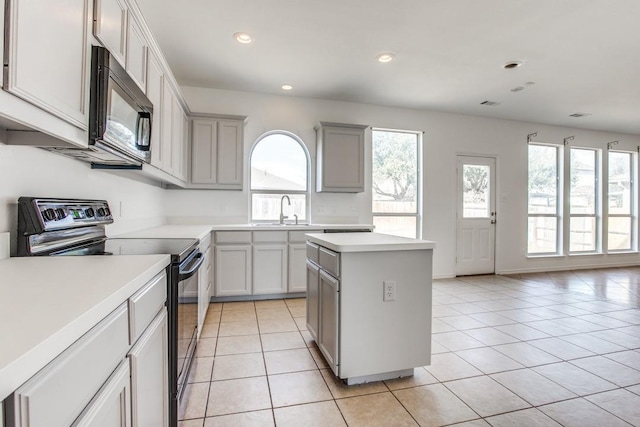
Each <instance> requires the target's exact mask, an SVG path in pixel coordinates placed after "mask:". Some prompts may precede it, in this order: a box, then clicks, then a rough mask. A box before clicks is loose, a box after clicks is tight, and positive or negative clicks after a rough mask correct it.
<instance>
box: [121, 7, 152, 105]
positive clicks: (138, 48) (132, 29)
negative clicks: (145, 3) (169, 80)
mask: <svg viewBox="0 0 640 427" xmlns="http://www.w3.org/2000/svg"><path fill="white" fill-rule="evenodd" d="M127 21H128V22H127V53H126V57H127V67H126V69H127V72H128V73H129V75H130V76H131V78H132V79H133V80H134V81H135V82H136V84H137V85H138V86H139V87H140V89H142V91H143V92H145V93H146V91H147V60H148V56H147V55H148V52H147V40H146V38H145V37H144V33H143V32H142V26H141V25H140V23H139V22H138V20H137V19H136V18H135V17H134V16H133V15H131V14H129V15H128V19H127Z"/></svg>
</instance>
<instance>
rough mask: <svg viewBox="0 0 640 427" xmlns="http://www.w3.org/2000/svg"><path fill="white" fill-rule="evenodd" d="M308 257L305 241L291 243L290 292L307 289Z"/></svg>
mask: <svg viewBox="0 0 640 427" xmlns="http://www.w3.org/2000/svg"><path fill="white" fill-rule="evenodd" d="M306 259H307V251H306V245H305V244H304V243H290V244H289V283H288V288H287V290H288V291H289V292H290V293H293V292H306V291H307V284H306V276H305V274H306V269H305V262H306Z"/></svg>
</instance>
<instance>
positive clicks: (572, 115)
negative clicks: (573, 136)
mask: <svg viewBox="0 0 640 427" xmlns="http://www.w3.org/2000/svg"><path fill="white" fill-rule="evenodd" d="M590 115H591V114H589V113H573V114H569V117H585V116H590Z"/></svg>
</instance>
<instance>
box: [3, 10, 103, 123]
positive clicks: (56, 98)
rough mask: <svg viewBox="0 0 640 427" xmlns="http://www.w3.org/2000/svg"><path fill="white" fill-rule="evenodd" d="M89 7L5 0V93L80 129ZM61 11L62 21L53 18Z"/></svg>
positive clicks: (83, 115) (84, 109) (83, 119)
mask: <svg viewBox="0 0 640 427" xmlns="http://www.w3.org/2000/svg"><path fill="white" fill-rule="evenodd" d="M89 6H90V4H89V0H60V1H55V2H54V1H44V2H43V1H38V0H7V2H6V5H5V7H6V12H7V16H6V22H7V26H6V27H5V35H6V37H7V40H5V49H6V50H5V53H6V55H5V58H4V61H5V72H6V73H7V74H6V75H5V79H4V82H3V83H4V89H5V90H7V91H9V92H10V93H12V94H13V95H15V96H17V97H19V98H22V99H23V100H26V101H28V102H30V103H31V104H33V105H36V106H37V107H39V108H41V109H43V110H45V111H47V112H49V113H51V114H53V115H55V116H57V117H60V118H61V119H63V120H65V121H66V122H68V123H71V124H73V125H75V126H77V127H78V128H80V129H83V130H86V129H87V117H88V115H87V105H88V95H89V93H88V90H87V87H88V83H89V82H88V76H89V73H88V72H87V70H88V67H89V56H90V46H89V43H88V35H89V23H90V18H89ZM61 11H64V13H63V14H64V19H54V18H52V17H58V16H60V14H61ZM51 64H54V65H56V66H49V65H51ZM61 64H63V65H61ZM43 72H44V75H43ZM52 82H54V84H52Z"/></svg>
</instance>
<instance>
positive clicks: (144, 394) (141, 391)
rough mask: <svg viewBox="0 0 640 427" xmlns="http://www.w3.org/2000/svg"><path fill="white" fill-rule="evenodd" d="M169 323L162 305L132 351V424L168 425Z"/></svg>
mask: <svg viewBox="0 0 640 427" xmlns="http://www.w3.org/2000/svg"><path fill="white" fill-rule="evenodd" d="M167 337H168V323H167V310H166V308H163V309H162V310H161V311H160V313H158V315H157V316H156V317H155V319H154V320H153V321H152V322H151V325H149V327H148V328H147V330H146V331H145V333H144V334H143V335H142V337H140V339H139V340H138V342H137V343H136V344H135V345H134V346H133V348H132V349H131V351H130V352H129V362H130V365H131V419H132V425H133V426H134V427H136V426H154V427H156V426H157V427H166V426H168V425H169V401H168V399H167V397H168V396H169V390H168V372H169V371H168V369H169V361H168V346H167Z"/></svg>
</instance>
